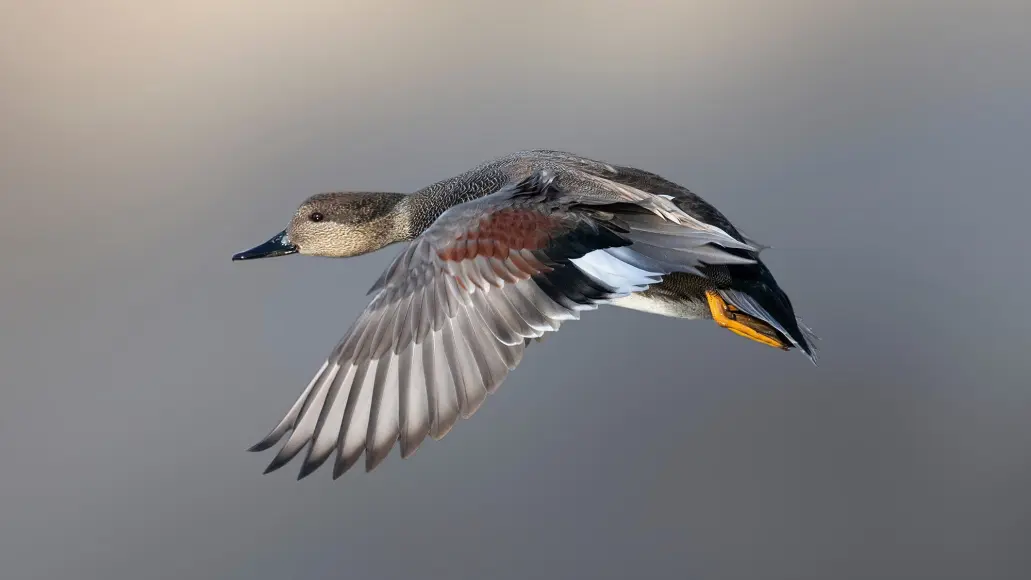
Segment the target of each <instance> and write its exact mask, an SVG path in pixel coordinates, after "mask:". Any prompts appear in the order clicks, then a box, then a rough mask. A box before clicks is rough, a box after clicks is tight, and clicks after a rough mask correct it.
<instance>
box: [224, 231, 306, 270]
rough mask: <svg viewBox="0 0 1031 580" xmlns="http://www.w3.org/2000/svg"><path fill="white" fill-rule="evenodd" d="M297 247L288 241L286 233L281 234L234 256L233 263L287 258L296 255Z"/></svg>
mask: <svg viewBox="0 0 1031 580" xmlns="http://www.w3.org/2000/svg"><path fill="white" fill-rule="evenodd" d="M296 253H297V246H294V245H293V244H291V243H290V242H289V241H287V240H286V231H282V232H279V233H278V234H276V235H275V236H274V237H273V238H272V239H271V240H269V241H267V242H265V243H264V244H261V245H259V246H256V247H254V248H251V249H249V250H246V251H243V252H237V253H236V254H233V261H234V262H236V261H238V260H253V259H256V258H271V257H274V256H286V255H289V254H296Z"/></svg>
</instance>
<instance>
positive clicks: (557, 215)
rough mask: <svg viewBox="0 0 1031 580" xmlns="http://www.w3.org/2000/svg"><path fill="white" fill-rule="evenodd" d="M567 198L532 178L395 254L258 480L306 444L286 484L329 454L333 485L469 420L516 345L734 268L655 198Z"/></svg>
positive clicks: (717, 235)
mask: <svg viewBox="0 0 1031 580" xmlns="http://www.w3.org/2000/svg"><path fill="white" fill-rule="evenodd" d="M620 194H621V195H622V196H623V197H622V198H616V199H613V198H612V196H611V195H606V196H604V197H602V198H592V197H591V196H590V195H582V194H579V195H573V194H571V193H570V190H567V189H565V188H564V186H563V184H562V183H561V182H560V181H556V179H555V175H554V174H549V173H546V172H541V173H538V174H535V175H533V176H531V177H530V178H527V179H525V180H522V181H520V182H519V183H515V184H511V185H509V186H506V187H504V188H502V189H501V190H500V191H498V192H497V193H495V194H492V195H489V196H486V197H483V198H480V199H477V200H473V201H470V202H466V203H463V204H460V205H457V206H455V207H452V208H451V209H449V210H448V211H446V212H445V213H444V214H442V215H441V216H440V217H439V218H438V219H437V220H436V222H434V224H433V225H432V226H431V227H430V228H429V229H427V230H426V231H425V232H424V233H423V234H422V235H421V236H419V237H418V238H417V239H416V240H414V241H413V242H412V243H411V244H410V245H409V246H408V247H407V248H406V249H405V251H403V252H402V253H401V254H400V255H399V256H398V257H397V258H395V259H394V261H393V262H392V263H391V265H390V266H389V267H388V268H387V270H386V271H385V272H384V273H383V276H381V278H380V279H379V280H378V281H377V282H376V284H375V286H373V289H372V292H374V293H375V296H374V297H373V299H372V302H371V303H370V304H369V305H368V307H367V308H366V309H365V310H364V311H363V312H362V313H361V315H360V316H359V317H358V319H357V320H356V321H355V323H354V324H353V325H352V327H351V328H350V330H348V332H347V334H346V335H345V336H344V338H343V339H342V340H341V341H340V343H339V344H338V345H337V346H336V348H334V349H333V352H332V354H330V356H329V357H328V359H327V361H326V362H325V363H324V364H323V365H322V368H321V369H320V370H319V372H318V373H317V374H316V376H315V377H314V378H313V379H312V381H311V382H310V383H309V384H308V386H307V387H306V388H305V390H304V391H303V392H302V393H301V396H300V397H299V398H298V399H297V401H296V402H295V403H294V405H293V407H291V409H290V410H289V411H288V412H287V414H286V416H285V417H284V418H283V419H282V421H280V423H279V424H278V425H277V426H276V427H275V428H274V429H273V430H272V431H271V432H270V433H269V434H268V435H267V436H266V437H265V438H264V439H263V440H262V441H261V442H260V443H258V444H257V445H255V446H254V447H253V448H252V450H254V451H260V450H264V449H268V448H269V447H271V446H273V445H275V444H276V443H278V442H279V441H280V440H281V439H282V438H283V437H285V436H287V435H288V434H289V436H288V437H287V439H286V442H285V443H284V444H283V445H282V447H281V448H280V450H279V453H278V454H277V455H276V456H275V458H274V459H273V460H272V462H271V463H270V465H269V466H268V469H267V470H266V473H267V472H268V471H272V470H275V469H278V468H280V467H282V466H283V465H285V464H286V463H288V462H289V461H290V460H291V459H293V458H294V457H296V456H297V455H298V454H299V453H300V452H301V451H302V450H303V449H304V448H305V447H306V446H307V449H308V451H307V455H306V456H305V458H304V462H303V465H302V467H301V471H300V475H299V477H304V476H306V475H308V474H310V473H311V472H312V471H314V470H315V469H317V468H318V467H319V466H320V465H322V464H323V463H324V462H325V461H326V460H327V459H328V458H329V457H330V456H331V455H334V452H335V466H334V470H333V476H334V478H336V477H339V476H340V475H341V474H343V473H344V472H346V471H347V470H348V469H350V468H351V467H352V466H353V465H354V464H355V463H356V462H357V461H358V459H359V458H360V456H361V455H362V454H363V453H364V454H365V468H366V470H367V471H371V470H372V469H373V468H375V467H376V466H377V465H378V464H379V463H380V462H381V461H382V460H383V459H384V458H385V457H386V456H387V455H388V454H389V453H390V450H391V449H392V448H393V446H394V444H395V443H396V442H398V441H400V448H401V456H402V457H407V456H409V455H411V454H412V453H413V452H414V451H415V450H416V449H417V448H418V447H419V445H420V444H421V443H422V442H423V440H424V439H425V438H426V436H427V435H429V436H431V437H433V438H435V439H439V438H441V437H443V436H444V435H446V434H447V432H448V431H449V430H450V429H451V428H452V426H454V424H455V422H456V421H457V419H458V417H459V416H461V417H468V416H470V415H472V414H473V413H474V412H475V411H476V410H477V409H478V408H479V406H480V404H481V403H482V402H483V400H484V399H485V398H486V396H487V394H488V393H490V392H493V391H494V389H496V388H497V387H498V385H500V384H501V382H502V381H503V380H504V378H505V376H506V375H507V374H508V372H509V371H510V370H512V369H513V368H515V367H516V365H517V364H519V361H520V360H521V358H522V356H523V351H524V349H525V345H526V343H527V342H528V339H530V338H535V337H539V336H541V335H542V334H543V333H545V332H549V331H555V330H558V328H559V326H560V325H561V323H562V322H563V321H565V320H570V319H575V318H579V312H580V311H581V310H587V309H593V308H596V307H597V306H598V304H600V303H604V302H607V301H609V300H612V299H614V298H617V297H621V296H625V295H627V294H629V293H630V292H635V291H639V290H643V289H644V288H646V287H647V286H648V285H650V284H653V283H656V282H658V281H659V280H660V279H661V277H662V275H663V274H665V273H668V272H671V271H688V270H694V269H695V267H696V266H697V265H699V264H702V263H735V262H740V261H747V260H746V259H744V258H740V257H737V256H734V255H731V254H730V253H727V252H723V251H722V250H720V249H719V247H717V246H714V245H713V244H726V245H728V246H732V247H741V246H742V243H741V242H739V241H737V240H734V239H733V238H731V237H730V236H728V235H727V234H726V233H724V232H721V231H719V230H718V229H714V228H711V226H705V225H704V224H703V225H701V226H699V225H698V224H697V222H696V221H695V220H693V218H690V216H686V214H683V212H679V210H677V208H676V206H674V205H673V204H671V203H669V202H668V200H666V199H664V198H660V197H656V196H644V197H641V196H637V195H636V194H632V195H631V193H625V192H620Z"/></svg>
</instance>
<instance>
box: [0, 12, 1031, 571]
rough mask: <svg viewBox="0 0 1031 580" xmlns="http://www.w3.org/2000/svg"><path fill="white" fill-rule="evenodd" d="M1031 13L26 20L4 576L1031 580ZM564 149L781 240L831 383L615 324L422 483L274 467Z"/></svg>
mask: <svg viewBox="0 0 1031 580" xmlns="http://www.w3.org/2000/svg"><path fill="white" fill-rule="evenodd" d="M1029 29H1031V3H1028V2H1026V1H1025V0H1012V1H1008V2H1007V1H990V0H989V1H981V2H973V1H967V2H960V1H948V0H924V1H891V2H889V1H884V2H858V1H857V2H846V1H836V2H826V1H815V0H813V1H806V0H789V1H781V2H759V1H755V2H733V3H721V2H709V1H706V2H702V1H694V0H691V1H688V0H679V1H668V2H658V1H644V0H637V1H634V2H629V1H628V2H612V1H600V0H597V1H591V2H588V1H586V0H585V1H582V2H534V1H525V0H524V1H522V2H478V1H465V2H443V1H441V2H420V1H417V0H410V1H407V2H401V1H385V0H361V1H340V0H333V1H331V0H297V1H293V2H263V1H253V0H251V1H243V0H188V1H184V0H177V1H175V2H172V1H167V2H146V3H144V2H128V1H114V0H111V1H105V0H81V1H78V2H70V1H43V0H31V1H30V0H22V1H20V2H19V1H6V2H0V73H2V77H0V79H2V82H0V107H2V109H0V111H2V116H0V215H2V216H3V218H4V219H3V227H2V228H0V247H2V251H0V265H2V269H0V329H2V332H0V380H2V385H0V387H2V388H0V566H2V569H0V577H2V578H4V579H8V578H9V579H12V580H21V579H47V580H50V579H54V580H57V579H65V578H69V579H76V580H87V579H104V580H111V579H122V578H125V579H150V578H155V579H158V578H191V579H193V578H197V579H207V578H240V579H248V580H252V579H264V578H277V579H279V578H348V579H352V578H353V579H363V580H364V579H394V578H412V577H419V578H447V579H458V578H491V579H495V578H497V579H507V578H520V579H522V578H574V577H575V578H692V579H693V578H703V579H738V578H740V579H755V578H761V579H785V580H788V579H791V580H797V579H821V580H823V579H827V578H834V579H846V578H848V579H851V578H856V579H865V578H879V579H880V578H884V579H896V578H898V579H916V578H934V579H945V578H949V579H951V578H956V579H967V578H978V579H980V578H993V579H994V578H999V579H1002V578H1015V579H1016V578H1029V577H1031V380H1029V379H1028V375H1029V372H1031V354H1029V352H1028V351H1029V347H1031V317H1029V315H1028V293H1029V291H1031V275H1029V273H1028V271H1027V267H1026V266H1027V263H1028V247H1029V243H1028V237H1027V235H1026V229H1027V226H1026V223H1027V219H1028V214H1029V210H1031V203H1029V196H1028V184H1029V182H1031V34H1029V32H1028V31H1029ZM524 148H556V149H564V150H569V151H574V152H577V153H580V154H583V155H587V156H591V157H595V158H599V159H602V160H606V161H610V162H614V163H619V164H627V165H635V166H638V167H640V168H643V169H647V170H651V171H654V172H657V173H660V174H662V175H664V176H666V177H668V178H670V179H673V180H675V181H678V182H680V183H683V184H685V185H686V186H688V187H690V188H692V189H693V190H695V191H697V192H698V193H700V194H701V195H702V196H703V197H705V198H706V199H708V200H709V201H711V202H712V203H714V204H715V205H716V206H717V207H719V208H720V209H721V210H722V211H723V212H724V213H726V214H727V215H728V216H729V217H730V218H731V219H732V220H733V221H734V222H735V223H736V224H738V225H739V226H740V227H742V228H743V229H744V230H745V231H747V232H748V233H750V234H751V235H752V236H753V237H755V238H757V239H758V240H760V241H762V242H765V243H767V244H770V245H772V246H774V248H773V249H772V250H769V251H768V252H766V254H765V257H766V261H767V263H768V264H769V265H770V267H771V268H772V269H773V271H774V273H775V274H776V276H777V278H778V280H779V281H780V283H781V284H782V285H783V286H784V288H785V289H786V290H787V291H788V292H789V294H790V296H791V297H792V299H793V300H794V302H795V305H796V307H797V309H798V310H799V312H800V313H801V315H802V316H803V317H804V318H805V320H806V321H807V322H808V323H809V324H810V325H811V326H813V327H814V328H815V330H816V331H817V333H818V334H820V335H821V337H822V338H823V342H822V347H823V348H822V351H821V352H822V359H821V366H819V367H813V366H812V365H810V364H809V363H808V362H807V361H806V360H805V358H804V357H802V356H801V355H798V354H797V353H792V354H785V353H782V352H778V351H775V350H773V349H769V348H766V347H763V346H761V345H757V344H755V343H751V342H748V341H746V340H743V339H741V338H738V337H736V336H734V335H732V334H731V333H729V332H726V331H723V330H720V329H718V328H716V327H715V326H714V325H712V324H711V323H699V322H696V323H687V322H680V321H675V320H669V319H662V318H659V317H653V316H648V315H644V314H640V313H634V312H630V311H621V310H618V309H614V308H609V309H602V310H599V311H597V312H595V313H591V314H589V315H585V316H584V319H583V320H582V321H581V322H578V323H575V324H569V325H566V326H565V327H564V328H563V330H562V332H560V333H558V334H557V335H554V336H552V337H550V338H549V340H548V341H546V342H545V343H544V344H543V345H541V346H540V347H533V348H531V350H530V352H529V353H528V355H527V357H526V360H525V362H524V363H523V364H522V366H521V367H520V368H519V369H518V370H517V371H516V372H515V373H513V374H512V375H511V376H510V377H509V380H508V381H507V382H506V383H505V385H504V386H503V387H502V388H501V389H500V390H499V391H498V393H497V394H496V395H495V396H493V397H491V398H490V399H489V400H488V402H487V404H485V405H484V407H483V408H482V409H481V410H480V411H479V412H478V413H477V415H476V416H475V417H474V418H472V419H471V420H468V421H464V422H461V423H460V424H459V425H458V426H457V427H456V429H455V430H454V431H453V432H452V433H451V434H450V435H449V436H448V437H447V438H446V439H444V440H443V441H441V442H429V443H427V444H426V445H425V446H424V447H423V448H422V449H421V450H420V451H419V453H417V454H416V455H415V456H414V457H413V458H411V459H409V460H406V461H401V460H400V459H399V457H398V456H397V455H396V451H395V454H394V455H392V456H391V457H390V458H389V459H388V460H387V461H386V462H385V463H384V464H383V465H382V466H381V467H380V468H379V469H378V470H377V471H375V472H374V473H372V474H365V473H363V472H361V471H360V470H357V471H355V472H353V473H349V474H348V475H347V476H346V477H344V478H342V479H341V480H338V481H336V482H333V481H332V480H331V479H330V473H329V471H328V470H325V469H323V470H320V471H318V472H316V474H315V475H313V476H312V477H310V478H308V479H306V480H304V481H302V482H297V481H295V479H294V476H295V474H296V468H297V465H296V464H291V465H290V466H289V467H288V468H287V469H285V470H282V471H280V472H276V473H275V474H273V475H269V476H262V475H261V472H262V470H263V469H264V467H265V465H266V463H267V462H268V461H269V460H270V459H271V453H265V454H262V455H253V454H248V453H246V452H245V449H246V448H247V447H248V446H249V445H250V444H251V443H253V442H255V441H256V440H257V439H258V438H260V437H261V436H263V435H264V434H265V433H266V431H267V430H268V429H269V428H271V427H272V426H273V425H274V424H275V423H276V422H277V421H278V420H279V418H280V417H281V415H282V413H283V412H284V411H285V410H286V408H287V407H288V406H289V405H290V404H291V403H292V402H293V401H294V398H295V397H296V395H297V394H298V392H299V391H300V389H301V388H302V387H303V386H304V384H305V383H306V382H307V381H308V379H309V378H310V376H311V374H312V373H313V372H314V371H315V370H316V369H317V368H318V366H319V365H320V364H321V362H322V360H323V357H324V356H325V355H326V354H327V353H328V352H329V349H330V348H331V347H332V346H333V344H334V343H335V342H336V340H337V339H338V338H339V337H340V335H341V334H342V333H343V332H344V330H345V329H346V327H347V326H348V324H349V323H350V322H351V320H352V319H353V317H354V316H355V315H356V314H357V313H358V312H359V310H360V309H361V308H362V307H363V306H364V305H365V304H366V301H367V297H366V296H365V291H366V290H367V289H368V288H369V286H370V285H371V284H372V282H373V281H374V279H375V277H376V276H377V274H378V273H379V272H380V271H381V269H382V268H383V267H384V266H385V265H386V264H387V263H388V261H389V259H390V258H391V256H393V255H394V253H395V252H396V251H397V249H396V248H391V249H387V250H384V251H382V252H378V253H376V254H373V255H369V256H364V257H361V258H356V259H351V260H347V261H343V260H337V261H332V260H326V259H318V258H303V257H291V258H281V259H276V260H267V261H261V262H254V263H231V262H230V260H229V258H230V256H231V255H232V254H233V253H234V252H236V251H239V250H242V249H245V248H248V247H250V246H252V245H254V244H256V243H258V242H261V241H264V240H265V239H267V238H268V237H269V236H271V235H272V234H274V233H275V232H277V231H279V230H280V229H281V228H282V227H283V226H284V225H285V224H286V221H287V219H288V217H289V216H290V214H291V212H292V211H293V210H294V208H295V206H296V204H297V203H298V202H299V201H300V200H302V199H303V198H304V197H306V196H308V195H310V194H312V193H316V192H320V191H328V190H338V189H372V190H396V191H412V190H415V189H417V188H419V187H421V186H423V185H426V184H428V183H430V182H433V181H436V180H438V179H441V178H444V177H448V176H450V175H452V174H455V173H458V172H460V171H463V170H465V169H466V168H468V167H471V166H472V165H475V164H477V163H479V162H480V161H483V160H485V159H488V158H492V157H495V156H497V155H501V154H504V153H507V152H510V151H514V150H517V149H524Z"/></svg>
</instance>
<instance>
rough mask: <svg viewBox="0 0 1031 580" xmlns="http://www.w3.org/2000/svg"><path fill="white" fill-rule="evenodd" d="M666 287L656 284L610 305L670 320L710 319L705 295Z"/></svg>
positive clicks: (662, 284) (710, 314)
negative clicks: (674, 290)
mask: <svg viewBox="0 0 1031 580" xmlns="http://www.w3.org/2000/svg"><path fill="white" fill-rule="evenodd" d="M664 286H666V282H665V281H663V282H662V283H659V284H656V285H655V286H651V287H649V288H648V289H647V290H643V291H641V292H634V293H633V294H631V295H629V296H625V297H623V298H617V299H615V300H613V301H612V302H611V303H610V304H612V305H613V306H618V307H619V308H627V309H629V310H637V311H640V312H648V313H651V314H658V315H659V316H668V317H671V318H685V319H689V320H700V319H707V318H712V312H711V311H710V310H709V306H708V304H707V303H706V301H705V294H704V293H699V294H697V295H695V294H694V293H686V292H673V291H671V290H672V289H671V288H669V287H664Z"/></svg>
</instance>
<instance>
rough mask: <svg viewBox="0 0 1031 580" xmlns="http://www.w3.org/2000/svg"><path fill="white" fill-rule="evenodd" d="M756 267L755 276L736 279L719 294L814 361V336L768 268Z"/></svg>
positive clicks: (814, 362)
mask: <svg viewBox="0 0 1031 580" xmlns="http://www.w3.org/2000/svg"><path fill="white" fill-rule="evenodd" d="M760 266H761V264H760ZM760 270H761V271H760V272H759V276H758V277H757V278H758V279H751V280H741V279H736V280H735V281H734V282H733V283H732V285H731V287H730V288H725V289H720V290H719V292H720V295H721V296H722V297H723V299H724V300H726V301H727V302H728V303H729V304H732V305H733V306H735V307H737V308H738V309H740V310H741V311H742V312H744V313H745V314H747V315H749V316H752V317H753V318H758V319H759V320H761V321H763V322H765V323H766V324H768V325H770V326H771V327H772V328H773V329H775V330H776V331H777V332H778V333H780V334H781V335H783V337H784V338H785V339H786V340H787V341H788V342H790V343H791V344H792V345H794V346H795V348H798V349H799V350H801V351H802V352H804V353H805V354H806V356H808V357H809V360H811V361H812V362H813V364H816V358H817V357H816V344H815V343H816V340H818V337H817V336H816V334H815V333H814V332H813V331H812V329H810V328H809V327H808V326H806V325H805V324H804V323H803V322H802V320H801V319H799V318H798V317H797V316H795V312H794V309H793V308H792V307H791V300H790V299H788V296H787V294H785V293H784V291H783V290H781V289H780V287H779V286H778V285H777V283H776V281H775V280H773V276H772V274H770V272H769V270H768V269H766V268H765V266H761V268H760Z"/></svg>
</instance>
